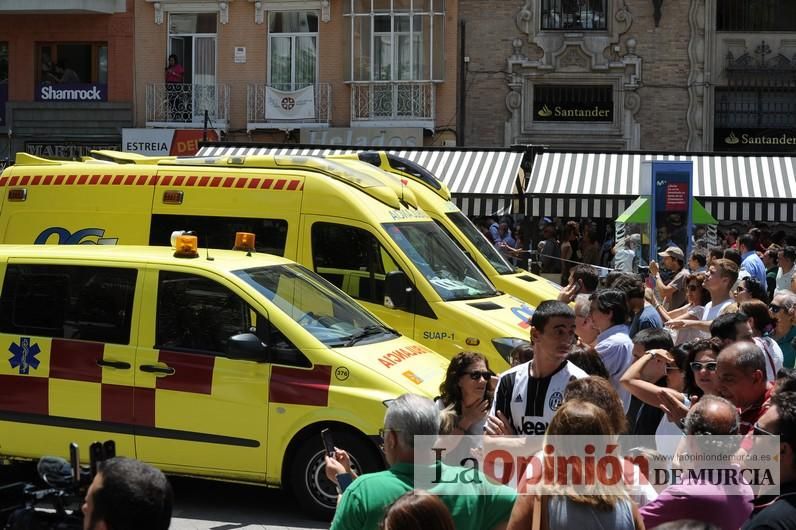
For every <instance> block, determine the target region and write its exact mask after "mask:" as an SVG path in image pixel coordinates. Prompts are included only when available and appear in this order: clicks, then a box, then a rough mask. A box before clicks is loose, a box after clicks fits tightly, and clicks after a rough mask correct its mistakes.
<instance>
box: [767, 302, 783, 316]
mask: <svg viewBox="0 0 796 530" xmlns="http://www.w3.org/2000/svg"><path fill="white" fill-rule="evenodd" d="M768 310H769V311H771V312H772V313H774V314H775V315H776V314H777V313H779V312H780V311H782V306H781V305H777V304H768Z"/></svg>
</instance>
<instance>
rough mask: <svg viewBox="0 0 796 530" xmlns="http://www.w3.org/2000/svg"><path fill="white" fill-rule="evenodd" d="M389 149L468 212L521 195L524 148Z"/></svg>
mask: <svg viewBox="0 0 796 530" xmlns="http://www.w3.org/2000/svg"><path fill="white" fill-rule="evenodd" d="M379 149H380V148H379V147H368V148H363V149H353V148H347V147H346V148H340V149H336V148H332V147H330V148H324V147H317V146H315V147H308V146H303V147H294V146H285V145H279V146H277V145H264V146H257V145H251V144H249V145H245V146H236V145H223V144H212V145H206V146H203V147H201V148H200V149H199V152H198V153H197V156H223V155H299V156H325V155H333V154H348V153H355V152H359V151H366V150H369V151H374V150H379ZM387 152H389V153H391V154H394V155H397V156H400V157H402V158H406V159H408V160H411V161H413V162H415V163H417V164H420V165H421V166H423V167H425V168H426V169H428V170H429V171H430V172H431V173H432V174H433V175H434V176H435V177H437V178H438V179H439V180H441V181H442V182H444V183H445V185H446V186H448V189H449V190H450V191H451V194H452V195H453V200H454V202H455V203H456V204H457V205H458V206H459V208H460V209H461V210H462V211H463V212H464V213H465V214H467V215H471V216H475V215H489V214H504V213H509V212H510V211H511V207H512V202H513V201H515V200H516V199H517V198H518V197H519V196H520V195H521V194H522V188H521V187H519V186H521V185H520V184H518V178H517V175H518V172H519V169H520V164H521V163H522V159H523V156H524V155H525V153H524V152H523V151H516V150H509V149H479V150H466V149H446V148H422V149H403V150H387Z"/></svg>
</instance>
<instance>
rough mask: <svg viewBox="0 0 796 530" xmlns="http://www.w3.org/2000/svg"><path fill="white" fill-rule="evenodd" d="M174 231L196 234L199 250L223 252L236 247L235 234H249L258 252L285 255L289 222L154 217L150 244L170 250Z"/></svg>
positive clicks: (234, 218)
mask: <svg viewBox="0 0 796 530" xmlns="http://www.w3.org/2000/svg"><path fill="white" fill-rule="evenodd" d="M175 230H192V231H194V232H196V235H197V236H198V237H199V247H203V248H223V249H231V248H232V247H233V246H234V244H235V232H250V233H252V234H254V236H255V238H254V245H255V250H256V251H257V252H262V253H265V254H274V255H276V256H284V255H285V243H286V241H287V221H285V220H284V219H254V218H249V217H210V216H207V215H163V214H154V215H152V222H151V223H150V228H149V244H150V245H152V246H171V233H172V232H174V231H175Z"/></svg>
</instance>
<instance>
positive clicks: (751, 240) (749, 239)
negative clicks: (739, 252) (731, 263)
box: [738, 232, 757, 250]
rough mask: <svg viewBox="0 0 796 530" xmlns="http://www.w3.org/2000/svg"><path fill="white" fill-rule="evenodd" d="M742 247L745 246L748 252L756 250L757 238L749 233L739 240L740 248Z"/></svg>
mask: <svg viewBox="0 0 796 530" xmlns="http://www.w3.org/2000/svg"><path fill="white" fill-rule="evenodd" d="M741 245H743V246H745V247H746V248H747V249H748V250H754V249H755V247H756V246H757V238H756V237H755V236H754V235H752V234H750V233H748V232H747V233H746V234H744V235H742V236H741V237H739V238H738V246H741Z"/></svg>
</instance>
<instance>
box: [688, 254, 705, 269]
mask: <svg viewBox="0 0 796 530" xmlns="http://www.w3.org/2000/svg"><path fill="white" fill-rule="evenodd" d="M690 259H692V260H694V261H696V262H697V263H698V264H699V266H700V267H704V266H705V265H707V263H708V258H707V256H705V254H704V253H702V252H697V251H696V250H695V251H693V252H692V253H691V258H690Z"/></svg>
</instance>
